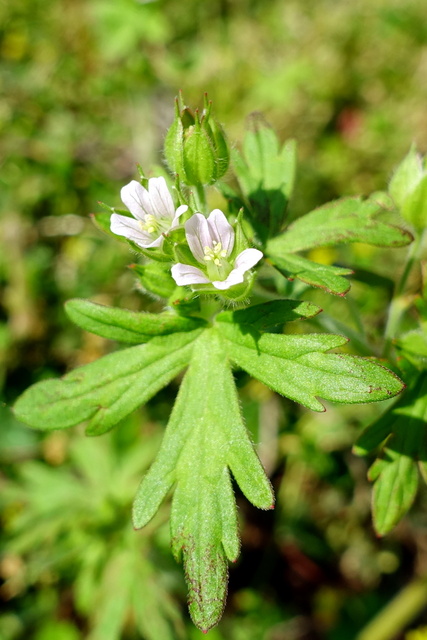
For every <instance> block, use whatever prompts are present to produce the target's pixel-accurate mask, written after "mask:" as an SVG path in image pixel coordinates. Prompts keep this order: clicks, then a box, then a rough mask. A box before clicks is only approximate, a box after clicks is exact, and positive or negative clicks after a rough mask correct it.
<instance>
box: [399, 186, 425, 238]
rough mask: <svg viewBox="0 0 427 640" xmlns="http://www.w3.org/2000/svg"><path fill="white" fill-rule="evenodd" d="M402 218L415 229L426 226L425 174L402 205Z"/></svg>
mask: <svg viewBox="0 0 427 640" xmlns="http://www.w3.org/2000/svg"><path fill="white" fill-rule="evenodd" d="M402 216H403V217H404V218H405V220H407V221H408V222H409V223H410V224H412V225H414V227H415V228H416V229H420V230H421V229H425V228H426V226H427V174H426V175H424V177H423V178H422V179H421V180H420V182H419V183H418V184H417V186H416V187H415V189H414V190H413V191H412V192H411V193H410V194H409V195H408V196H407V197H406V199H405V201H404V203H403V205H402Z"/></svg>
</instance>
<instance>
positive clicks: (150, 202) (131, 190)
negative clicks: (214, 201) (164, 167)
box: [110, 177, 188, 249]
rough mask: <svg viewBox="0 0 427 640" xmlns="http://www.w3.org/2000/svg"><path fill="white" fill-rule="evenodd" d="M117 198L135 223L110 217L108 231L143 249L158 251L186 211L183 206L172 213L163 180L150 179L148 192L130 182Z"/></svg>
mask: <svg viewBox="0 0 427 640" xmlns="http://www.w3.org/2000/svg"><path fill="white" fill-rule="evenodd" d="M120 196H121V199H122V202H123V203H124V204H125V205H126V207H127V208H128V209H129V211H130V212H131V214H132V215H133V217H134V218H135V220H133V219H132V218H129V217H127V216H121V215H119V214H118V213H113V215H112V216H111V219H110V229H111V231H112V232H113V233H115V234H117V235H118V236H124V237H125V238H128V240H132V242H135V244H137V245H139V246H140V247H143V248H144V249H149V248H151V247H160V246H161V244H162V242H163V234H164V233H167V232H168V231H169V230H170V229H173V228H174V227H176V226H177V225H178V218H179V216H180V215H181V214H183V213H184V212H185V211H187V209H188V207H187V205H185V204H184V205H181V206H180V207H178V209H176V210H175V206H174V203H173V200H172V196H171V194H170V193H169V189H168V188H167V185H166V180H165V179H164V178H161V177H160V178H150V179H149V181H148V191H147V189H145V188H144V187H143V186H142V185H141V184H140V183H139V182H137V181H136V180H132V182H130V183H129V184H127V185H126V186H125V187H123V189H122V190H121V193H120Z"/></svg>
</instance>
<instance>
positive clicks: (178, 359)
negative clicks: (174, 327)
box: [14, 330, 200, 435]
mask: <svg viewBox="0 0 427 640" xmlns="http://www.w3.org/2000/svg"><path fill="white" fill-rule="evenodd" d="M199 333H200V330H196V331H193V332H188V333H176V334H171V335H168V336H160V337H156V338H153V339H152V340H151V341H150V342H149V343H148V344H145V345H139V346H136V347H129V348H128V349H124V350H123V351H118V352H116V353H111V354H109V355H107V356H104V357H103V358H101V359H100V360H97V361H96V362H91V363H90V364H87V365H84V366H82V367H78V368H77V369H75V370H74V371H71V373H68V374H67V375H66V376H64V377H63V378H60V379H55V380H43V381H42V382H39V383H37V384H35V385H33V386H32V387H30V388H29V389H27V391H25V392H24V393H23V394H22V396H20V398H18V400H17V402H16V404H15V407H14V410H15V415H16V417H17V418H18V419H19V420H22V421H23V422H25V423H26V424H28V425H30V426H32V427H35V428H36V429H42V430H44V431H50V430H52V429H66V428H67V427H72V426H74V425H77V424H79V423H81V422H84V421H88V424H87V429H86V432H87V434H88V435H99V434H101V433H104V432H105V431H108V430H109V429H111V428H112V427H113V426H114V425H115V424H117V422H119V421H120V420H122V419H123V418H124V417H125V416H127V415H128V414H129V413H131V412H132V411H134V410H135V409H136V408H137V407H138V406H140V405H142V404H144V403H145V402H147V401H148V400H149V399H150V398H151V397H152V396H153V395H154V394H155V393H157V392H158V391H159V390H160V389H161V388H162V387H164V386H165V385H167V384H168V383H169V382H170V381H171V380H172V379H173V378H174V377H175V376H176V375H177V374H178V373H179V372H180V371H182V369H184V367H186V366H187V364H188V363H189V361H190V358H191V352H192V348H193V341H194V339H195V338H196V337H197V335H198V334H199Z"/></svg>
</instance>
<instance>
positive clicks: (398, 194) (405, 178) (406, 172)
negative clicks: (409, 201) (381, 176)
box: [389, 145, 424, 208]
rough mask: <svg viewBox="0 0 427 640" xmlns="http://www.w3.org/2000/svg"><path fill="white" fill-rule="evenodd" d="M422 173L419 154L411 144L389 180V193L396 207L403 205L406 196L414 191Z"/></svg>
mask: <svg viewBox="0 0 427 640" xmlns="http://www.w3.org/2000/svg"><path fill="white" fill-rule="evenodd" d="M423 173H424V172H423V166H422V162H421V156H420V154H419V153H417V152H416V148H415V145H413V146H412V147H411V149H410V151H409V153H408V155H407V156H406V157H405V158H404V159H403V161H402V162H401V163H400V165H399V166H398V167H397V169H396V171H395V172H394V174H393V177H392V179H391V180H390V185H389V191H390V195H391V197H392V198H393V200H394V202H395V203H396V205H397V206H398V207H400V208H402V207H403V205H404V203H405V200H406V198H407V197H408V196H409V194H410V193H411V192H412V191H414V189H415V187H416V186H417V184H418V183H419V182H420V180H421V178H422V176H423Z"/></svg>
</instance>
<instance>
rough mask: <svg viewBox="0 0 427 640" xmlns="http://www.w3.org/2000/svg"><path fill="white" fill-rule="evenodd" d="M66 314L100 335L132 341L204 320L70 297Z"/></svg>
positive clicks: (194, 325)
mask: <svg viewBox="0 0 427 640" xmlns="http://www.w3.org/2000/svg"><path fill="white" fill-rule="evenodd" d="M65 310H66V312H67V315H68V316H69V318H70V319H71V320H72V321H73V322H74V323H75V324H77V325H78V326H79V327H81V328H82V329H85V330H86V331H90V332H91V333H95V334H96V335H98V336H102V337H103V338H109V339H110V340H118V341H119V342H127V343H131V344H140V343H142V342H148V341H149V340H151V339H152V338H153V337H154V336H163V335H168V334H170V333H178V332H181V331H191V330H193V329H197V328H198V327H200V326H202V325H204V324H205V322H204V321H203V320H198V319H196V318H186V317H183V316H178V315H177V314H176V313H172V312H164V313H158V314H157V313H145V312H141V313H137V312H135V311H128V310H126V309H118V308H116V307H107V306H105V305H102V304H96V303H94V302H90V301H89V300H82V299H78V298H76V299H73V300H69V301H68V302H67V303H66V304H65Z"/></svg>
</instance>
